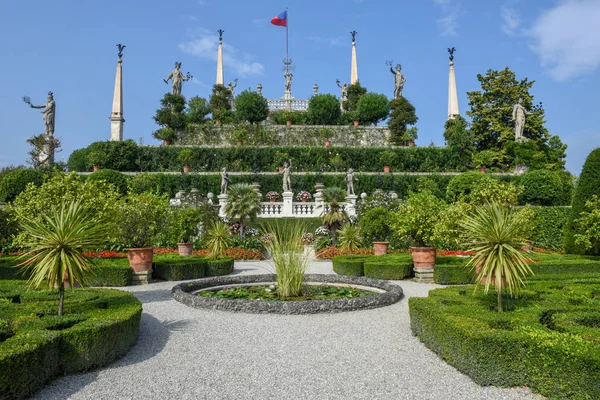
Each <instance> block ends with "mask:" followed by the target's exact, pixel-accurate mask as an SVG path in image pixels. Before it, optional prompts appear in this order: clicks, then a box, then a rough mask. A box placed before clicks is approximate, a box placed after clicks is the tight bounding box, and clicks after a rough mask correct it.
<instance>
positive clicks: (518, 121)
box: [512, 98, 531, 141]
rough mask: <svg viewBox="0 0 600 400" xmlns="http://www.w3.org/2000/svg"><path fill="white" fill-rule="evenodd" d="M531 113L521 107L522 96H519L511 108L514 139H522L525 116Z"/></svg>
mask: <svg viewBox="0 0 600 400" xmlns="http://www.w3.org/2000/svg"><path fill="white" fill-rule="evenodd" d="M529 114H531V113H530V112H529V111H527V110H526V109H525V107H523V98H520V99H519V101H518V102H517V104H515V106H514V108H513V113H512V118H513V121H515V140H516V141H519V140H523V139H525V137H524V136H523V130H524V129H525V116H526V115H529Z"/></svg>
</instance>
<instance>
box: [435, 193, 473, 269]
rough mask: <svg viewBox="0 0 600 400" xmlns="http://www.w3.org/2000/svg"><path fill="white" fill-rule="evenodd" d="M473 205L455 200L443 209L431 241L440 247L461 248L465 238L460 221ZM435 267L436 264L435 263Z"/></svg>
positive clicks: (448, 248) (447, 248)
mask: <svg viewBox="0 0 600 400" xmlns="http://www.w3.org/2000/svg"><path fill="white" fill-rule="evenodd" d="M472 210H473V205H471V204H469V203H466V202H464V201H456V202H454V203H452V204H450V205H449V206H448V207H447V208H446V209H444V210H443V211H442V212H441V213H440V215H439V219H438V222H437V223H436V224H435V226H434V229H433V242H435V243H436V245H437V246H438V247H440V248H442V249H446V250H455V249H459V250H463V249H464V242H465V239H464V237H463V234H464V232H463V229H462V227H461V223H462V221H463V219H464V217H465V215H467V214H468V213H470V212H471V211H472ZM436 268H437V265H436Z"/></svg>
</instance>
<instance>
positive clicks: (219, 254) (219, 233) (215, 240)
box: [204, 220, 231, 259]
mask: <svg viewBox="0 0 600 400" xmlns="http://www.w3.org/2000/svg"><path fill="white" fill-rule="evenodd" d="M204 243H205V245H206V248H207V249H208V251H209V252H210V253H209V254H210V255H209V258H211V259H222V258H224V257H225V251H226V250H227V249H228V248H229V247H230V246H231V237H230V235H229V225H227V224H226V223H225V222H223V221H220V220H219V221H215V222H214V223H213V224H212V225H211V226H210V227H209V228H208V229H207V230H206V235H205V237H204Z"/></svg>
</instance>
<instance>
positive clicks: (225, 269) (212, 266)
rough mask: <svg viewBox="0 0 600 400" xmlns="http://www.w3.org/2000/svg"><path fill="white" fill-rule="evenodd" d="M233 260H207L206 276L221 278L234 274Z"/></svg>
mask: <svg viewBox="0 0 600 400" xmlns="http://www.w3.org/2000/svg"><path fill="white" fill-rule="evenodd" d="M233 264H234V260H233V258H228V257H226V258H222V259H220V260H210V259H208V260H206V276H221V275H227V274H230V273H232V272H233Z"/></svg>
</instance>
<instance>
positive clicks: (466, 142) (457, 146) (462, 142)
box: [444, 115, 475, 171]
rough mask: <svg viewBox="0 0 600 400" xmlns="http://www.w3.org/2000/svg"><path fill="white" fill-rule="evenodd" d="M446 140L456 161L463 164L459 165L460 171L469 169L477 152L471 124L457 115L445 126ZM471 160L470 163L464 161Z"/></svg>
mask: <svg viewBox="0 0 600 400" xmlns="http://www.w3.org/2000/svg"><path fill="white" fill-rule="evenodd" d="M444 139H446V145H447V146H448V148H449V149H450V151H451V152H452V156H453V158H454V159H456V160H460V161H462V162H460V163H459V166H458V167H459V169H461V170H463V171H464V170H466V169H468V167H469V165H468V163H469V161H470V160H471V157H472V156H473V152H474V151H475V143H474V140H473V134H472V133H471V131H470V130H469V123H468V122H467V121H466V120H465V119H464V118H463V117H462V116H460V115H457V116H456V117H455V118H454V119H449V120H448V121H446V124H445V125H444ZM464 160H469V161H466V162H465V161H464Z"/></svg>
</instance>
